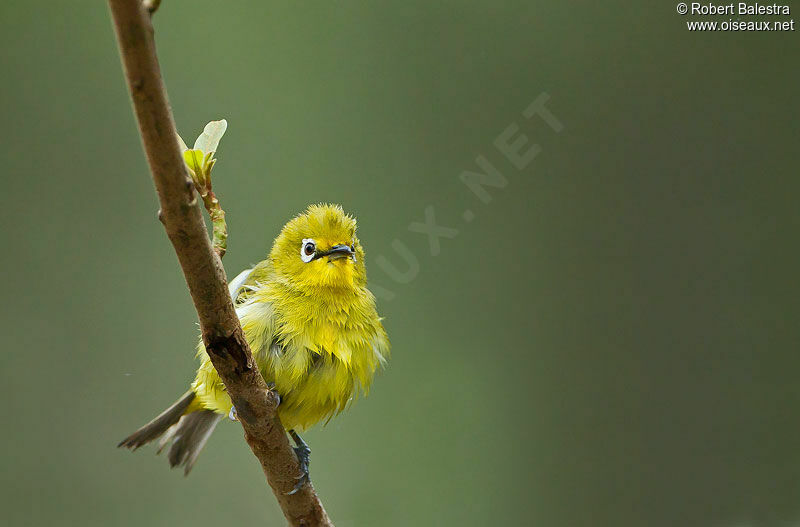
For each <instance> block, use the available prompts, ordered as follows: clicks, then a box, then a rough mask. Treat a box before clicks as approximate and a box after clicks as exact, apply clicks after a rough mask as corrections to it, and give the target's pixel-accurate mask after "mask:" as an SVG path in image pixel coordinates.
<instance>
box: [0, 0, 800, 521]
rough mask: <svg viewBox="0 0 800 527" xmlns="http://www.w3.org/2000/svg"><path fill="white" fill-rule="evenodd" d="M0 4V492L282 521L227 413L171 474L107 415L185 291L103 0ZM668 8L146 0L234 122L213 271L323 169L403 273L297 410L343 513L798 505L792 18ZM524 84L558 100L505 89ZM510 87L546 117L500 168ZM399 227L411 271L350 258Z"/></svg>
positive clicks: (196, 517)
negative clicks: (464, 177) (356, 353)
mask: <svg viewBox="0 0 800 527" xmlns="http://www.w3.org/2000/svg"><path fill="white" fill-rule="evenodd" d="M796 7H797V9H800V6H796ZM0 18H1V19H2V27H1V28H0V29H2V31H0V43H2V49H3V52H2V62H1V63H0V66H2V72H3V73H2V77H3V82H2V83H1V84H0V95H1V97H0V101H2V110H3V119H4V121H5V125H4V126H3V127H2V130H3V131H2V132H1V133H2V141H1V142H0V156H2V157H1V159H2V168H1V169H0V174H1V176H2V189H3V191H2V192H3V200H2V202H3V205H2V207H0V219H2V224H3V232H4V237H3V238H4V240H3V250H2V259H0V262H2V274H3V277H4V281H3V282H4V285H3V288H2V291H3V293H2V294H3V306H4V308H3V317H2V322H0V332H2V335H3V340H4V342H5V349H4V354H3V361H2V369H1V370H0V382H2V386H3V388H4V393H5V394H6V400H5V402H4V403H3V405H2V408H3V410H2V411H3V422H4V432H3V434H2V436H1V437H2V439H1V441H2V452H3V453H2V459H3V470H2V475H0V511H2V512H0V514H1V515H2V516H0V518H2V520H0V523H3V522H7V523H6V524H7V525H15V526H16V525H81V526H86V525H88V526H94V525H119V526H134V525H136V526H140V525H153V526H168V525H169V526H174V525H193V526H196V527H201V526H217V525H245V524H253V525H281V524H283V523H284V521H283V518H282V516H281V514H280V511H279V510H278V508H277V506H276V504H275V499H274V497H273V496H272V495H271V493H270V491H269V490H268V488H267V486H266V484H265V482H264V477H263V474H262V473H261V470H260V468H259V466H258V464H257V462H256V461H255V459H254V458H253V456H252V454H251V453H250V451H249V449H248V448H247V446H246V445H245V443H244V441H243V440H242V433H241V429H240V427H239V425H237V424H233V423H230V422H227V421H226V422H223V423H222V425H221V426H219V427H218V429H217V432H216V433H215V434H214V437H213V438H212V439H211V441H210V442H209V444H208V445H207V447H206V450H205V451H204V452H203V455H202V456H201V458H200V460H199V462H198V464H197V466H196V467H195V469H194V472H193V473H192V474H191V476H190V477H189V478H186V479H184V477H183V475H182V473H180V472H178V471H170V470H169V469H168V466H167V463H166V460H165V459H163V458H161V457H156V456H155V455H154V454H153V449H152V448H147V449H144V450H142V451H139V452H137V453H136V454H130V453H129V452H127V451H121V450H117V449H116V448H115V445H116V443H117V441H118V440H119V439H121V438H122V437H124V436H125V435H127V434H128V433H129V432H131V431H132V430H134V429H135V428H137V427H138V426H140V425H141V424H143V423H144V422H146V421H147V420H149V419H150V418H151V417H152V416H154V415H155V414H156V413H158V412H160V411H161V410H162V409H163V408H164V407H165V406H167V405H168V404H170V403H171V402H172V401H174V400H175V398H176V397H177V396H178V395H180V394H181V393H183V391H184V390H185V389H186V386H187V383H188V382H189V381H190V380H191V378H192V376H193V371H194V368H195V360H194V358H193V345H194V342H195V338H196V335H197V329H196V326H195V313H194V310H193V307H192V304H191V302H190V299H189V295H188V294H187V290H186V287H185V284H184V282H183V278H182V276H181V273H180V270H179V267H178V265H177V261H176V258H175V256H174V253H173V251H172V249H171V246H170V245H169V243H168V241H167V238H166V236H165V235H164V232H163V229H162V227H161V225H160V224H159V223H158V221H156V210H157V202H156V198H155V194H154V191H153V188H152V183H151V181H150V178H149V175H148V170H147V167H146V164H145V161H144V157H143V155H142V149H141V146H140V143H139V138H138V135H137V130H136V126H135V122H134V119H133V115H132V112H131V108H130V103H129V99H128V94H127V92H126V88H125V85H124V82H123V77H122V73H121V68H120V64H119V59H118V55H117V49H116V42H115V39H114V35H113V32H112V28H111V23H110V20H109V16H108V12H107V8H106V6H105V5H104V3H101V2H51V3H48V4H47V5H44V4H40V5H37V4H33V3H29V2H21V1H10V2H3V3H2V4H0ZM686 20H687V18H686V17H681V16H679V15H678V14H677V13H676V11H675V4H674V3H670V2H659V3H657V5H651V4H644V3H640V4H631V3H624V2H602V3H596V2H580V3H565V2H562V3H556V2H530V1H507V2H502V3H499V2H488V1H483V2H476V1H461V2H453V1H446V2H425V1H422V0H414V1H407V2H395V3H389V2H367V1H341V2H304V3H300V2H297V3H295V2H248V3H245V2H227V3H223V2H210V1H200V0H194V1H191V2H188V1H185V0H183V1H181V0H164V4H163V6H162V8H161V10H160V11H159V12H158V14H157V16H156V22H155V26H156V34H157V42H158V46H159V53H160V60H161V65H162V69H163V72H164V76H165V80H166V83H167V86H168V89H169V95H170V99H171V102H172V105H173V109H174V112H175V117H176V120H177V122H178V126H179V130H180V132H181V133H182V134H183V136H184V137H186V138H187V140H191V139H193V138H194V137H195V136H196V135H197V134H198V133H199V132H200V131H201V129H202V126H203V125H204V124H205V123H206V122H207V121H209V120H212V119H217V118H221V117H225V118H227V119H228V121H229V124H230V126H229V129H228V133H227V134H226V136H225V138H224V139H223V141H222V145H221V148H220V151H219V154H218V157H219V158H220V162H219V164H218V165H217V168H216V169H215V189H217V190H218V194H219V195H220V196H221V199H222V202H223V205H224V207H225V209H226V210H227V212H228V219H229V228H230V233H231V234H230V240H229V253H228V255H227V256H226V258H225V266H226V268H227V269H228V274H229V275H230V276H232V275H234V274H236V273H237V272H238V271H239V270H240V269H241V268H243V267H245V266H246V265H248V264H250V263H253V262H255V261H258V260H260V259H262V258H263V257H264V255H265V254H266V252H267V250H268V248H269V246H270V244H271V242H272V240H273V238H274V237H275V235H276V234H277V232H278V230H279V229H280V227H281V226H282V225H283V223H284V222H285V221H287V220H288V219H289V218H290V217H292V216H293V215H294V214H296V213H297V212H299V211H300V210H302V209H303V208H304V207H305V206H306V205H307V204H309V203H312V202H318V201H331V202H338V203H341V204H342V205H343V206H344V207H345V209H346V210H348V211H350V212H352V213H353V214H355V215H356V216H357V217H358V219H359V222H360V224H359V225H360V227H359V228H360V231H359V232H360V236H361V239H362V242H363V243H364V245H365V247H366V249H367V264H368V270H369V273H370V280H371V283H373V284H375V285H378V286H381V287H382V288H384V289H385V290H389V291H391V292H392V293H393V295H394V296H393V298H392V299H391V300H387V299H385V298H384V299H383V300H381V302H380V306H379V307H380V311H381V313H382V314H383V315H384V316H385V317H386V321H385V325H386V327H387V330H388V331H389V334H390V337H391V339H392V343H393V358H392V361H391V363H390V365H389V368H388V369H387V370H386V371H385V372H384V373H383V374H382V375H381V376H380V377H379V378H378V379H377V381H376V383H375V386H374V389H373V392H372V394H371V395H370V397H369V398H367V399H365V400H361V401H359V403H358V404H356V405H355V406H354V407H353V408H352V409H351V411H349V412H348V413H346V414H344V415H342V416H340V417H339V418H337V419H336V420H334V421H333V422H332V423H331V424H329V425H328V426H327V427H320V428H317V429H314V430H312V431H311V432H309V433H308V434H307V437H306V439H307V440H308V441H309V443H310V444H311V446H312V448H313V450H314V454H313V458H312V466H311V474H312V478H313V481H314V484H315V486H316V487H317V489H318V491H319V493H320V495H321V497H322V499H323V500H324V502H325V504H326V506H327V508H328V510H329V512H330V514H331V516H332V518H333V519H334V520H335V521H336V524H337V525H338V526H339V527H355V526H358V527H360V526H378V525H379V526H409V525H459V526H485V525H535V526H546V527H558V526H565V527H581V526H587V527H588V526H593V527H594V526H614V527H627V526H631V527H634V526H670V527H674V526H688V527H692V526H698V527H700V526H719V527H742V526H748V527H772V526H784V525H787V526H788V525H792V524H793V523H792V522H800V477H799V476H800V470H799V469H800V425H799V423H800V415H799V414H800V409H799V408H798V403H800V387H798V382H797V378H798V375H797V372H798V367H799V366H800V358H798V354H797V351H798V350H797V348H798V341H799V337H800V327H799V326H798V314H800V310H799V309H798V307H800V306H798V293H800V287H798V279H797V269H798V267H799V266H800V250H798V244H797V230H798V228H799V227H800V221H799V220H800V214H798V207H797V205H796V201H797V196H798V193H799V192H800V181H799V180H798V170H797V166H798V150H799V149H798V139H800V127H799V126H798V114H799V113H800V102H799V99H798V91H797V88H798V80H800V75H798V68H797V64H798V58H800V57H799V56H798V51H800V46H798V44H799V42H800V41H799V40H798V33H797V32H794V33H742V32H737V33H690V32H689V31H687V30H686V26H685V21H686ZM543 92H546V93H548V94H549V95H550V97H551V99H550V101H549V103H548V107H549V108H550V110H551V111H552V112H553V113H554V114H555V115H556V116H557V117H558V118H559V119H560V120H561V121H562V122H563V124H564V127H565V128H564V130H563V131H562V132H561V133H558V134H557V133H554V132H553V131H552V130H551V129H550V128H549V127H547V126H546V125H545V124H544V123H543V122H542V121H541V120H538V119H536V118H534V119H531V120H526V119H524V118H522V117H521V112H522V110H523V109H524V108H525V107H526V106H527V105H528V104H529V103H530V102H531V101H533V100H534V99H535V98H536V97H537V96H538V95H539V94H541V93H543ZM512 123H517V124H518V125H519V126H520V130H521V131H522V132H523V133H525V134H526V135H527V136H528V139H529V141H531V142H536V143H538V144H539V145H540V146H541V149H542V152H541V154H540V155H539V156H538V157H537V158H536V159H535V160H534V161H533V162H532V163H531V164H530V166H529V167H527V168H526V169H525V170H522V171H520V170H516V169H515V168H514V167H513V166H512V165H511V164H509V162H508V161H507V160H506V159H504V158H503V157H502V155H500V154H499V152H498V151H497V150H496V149H495V148H494V146H493V141H494V140H495V138H496V137H497V135H498V134H500V133H501V132H502V131H503V130H504V129H506V127H508V126H509V125H511V124H512ZM479 154H483V155H485V156H486V157H487V158H488V159H490V160H491V162H492V163H493V164H494V165H495V166H497V167H498V169H500V170H501V171H502V172H503V173H504V175H505V176H506V177H507V179H508V185H507V186H506V187H505V188H503V189H496V188H489V189H488V190H489V192H490V194H491V195H492V197H493V199H492V201H491V202H490V203H488V204H484V203H482V202H480V201H479V200H478V199H477V198H476V197H475V195H473V194H472V193H471V192H470V191H469V190H468V189H467V188H466V186H464V185H463V184H462V182H461V181H459V177H458V176H459V174H460V173H461V172H462V171H464V170H475V167H476V165H475V158H476V156H478V155H479ZM428 206H433V207H434V210H435V213H436V219H437V223H438V224H441V225H444V226H449V227H453V228H457V229H458V230H459V233H458V235H457V236H456V237H455V238H453V239H442V240H441V253H440V254H439V255H438V256H432V255H431V253H430V249H429V246H428V240H427V238H426V236H424V235H420V234H419V233H416V232H411V231H409V230H408V225H409V223H411V222H414V221H422V219H423V218H424V210H425V208H426V207H428ZM467 209H469V210H471V211H473V212H474V214H475V219H474V220H473V221H472V222H470V223H466V222H465V221H464V220H463V219H462V213H463V212H464V211H465V210H467ZM395 239H397V240H400V241H401V242H402V243H403V244H405V245H406V246H407V247H408V249H409V250H410V251H411V252H412V253H413V254H414V255H415V257H416V259H417V261H418V263H419V272H418V273H417V275H416V276H415V277H414V279H413V280H411V281H410V282H409V283H405V284H400V283H395V281H394V280H393V279H392V278H391V277H390V276H389V275H388V274H387V273H386V272H385V271H384V270H383V269H382V268H381V267H380V266H379V265H377V262H378V261H379V257H380V256H385V257H386V258H387V260H388V261H390V262H392V263H393V264H394V265H396V266H397V267H399V268H402V267H403V263H402V259H401V258H400V257H399V256H398V254H397V253H396V252H395V251H394V249H393V248H392V242H393V240H395ZM384 296H385V295H384ZM794 525H796V523H795V524H794Z"/></svg>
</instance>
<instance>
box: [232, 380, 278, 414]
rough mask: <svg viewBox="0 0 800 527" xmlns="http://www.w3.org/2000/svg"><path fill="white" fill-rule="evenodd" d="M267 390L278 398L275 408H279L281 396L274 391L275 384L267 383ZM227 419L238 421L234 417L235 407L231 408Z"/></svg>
mask: <svg viewBox="0 0 800 527" xmlns="http://www.w3.org/2000/svg"><path fill="white" fill-rule="evenodd" d="M267 388H269V389H270V391H271V392H272V393H274V394H275V397H277V398H278V404H277V405H276V406H279V405H280V404H281V394H279V393H278V392H276V391H275V383H274V382H269V383H267ZM228 419H230V420H231V421H238V420H239V416H238V415H236V407H235V406H231V411H230V412H228Z"/></svg>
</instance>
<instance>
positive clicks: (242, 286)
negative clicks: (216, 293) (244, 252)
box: [228, 269, 253, 304]
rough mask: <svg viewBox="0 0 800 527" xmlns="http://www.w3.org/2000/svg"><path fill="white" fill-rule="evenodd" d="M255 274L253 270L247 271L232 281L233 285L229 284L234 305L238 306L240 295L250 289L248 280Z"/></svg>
mask: <svg viewBox="0 0 800 527" xmlns="http://www.w3.org/2000/svg"><path fill="white" fill-rule="evenodd" d="M252 272H253V269H245V270H244V271H242V272H241V273H239V274H238V275H236V278H234V279H233V280H231V283H230V284H228V291H230V293H231V298H232V299H233V303H234V304H236V300H237V298H238V297H239V294H240V293H241V292H242V291H245V290H247V289H248V288H249V286H248V285H246V284H247V279H248V278H250V274H251V273H252Z"/></svg>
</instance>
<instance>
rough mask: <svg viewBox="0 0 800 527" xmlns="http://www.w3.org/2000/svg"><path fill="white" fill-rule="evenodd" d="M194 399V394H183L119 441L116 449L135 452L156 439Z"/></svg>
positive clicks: (176, 419) (178, 417)
mask: <svg viewBox="0 0 800 527" xmlns="http://www.w3.org/2000/svg"><path fill="white" fill-rule="evenodd" d="M194 397H195V395H194V392H193V391H191V390H189V391H188V392H186V393H185V394H183V396H182V397H181V398H180V399H178V400H177V401H175V404H173V405H172V406H170V407H169V408H167V409H166V410H164V411H163V412H161V414H159V416H158V417H156V418H155V419H153V420H152V421H150V422H149V423H147V424H146V425H144V426H143V427H141V428H140V429H139V430H137V431H135V432H134V433H132V434H131V435H129V436H128V437H126V438H125V439H123V440H122V441H120V442H119V444H118V445H117V447H125V448H130V449H131V450H136V449H137V448H139V447H140V446H142V445H146V444H147V443H149V442H151V441H154V440H156V439H158V438H159V437H161V435H162V434H163V433H164V432H166V431H167V430H168V429H169V428H170V427H171V426H172V425H174V424H175V423H177V422H178V421H179V420H180V418H181V416H183V414H184V413H185V412H186V409H187V408H189V405H190V404H192V401H194Z"/></svg>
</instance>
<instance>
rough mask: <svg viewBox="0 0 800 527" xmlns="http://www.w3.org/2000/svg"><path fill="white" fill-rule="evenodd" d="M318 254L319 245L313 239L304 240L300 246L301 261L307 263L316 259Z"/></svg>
mask: <svg viewBox="0 0 800 527" xmlns="http://www.w3.org/2000/svg"><path fill="white" fill-rule="evenodd" d="M316 253H317V244H316V243H314V240H312V239H311V238H304V239H303V243H301V244H300V259H301V260H303V261H304V262H305V263H308V262H310V261H311V260H313V259H314V255H315V254H316Z"/></svg>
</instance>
